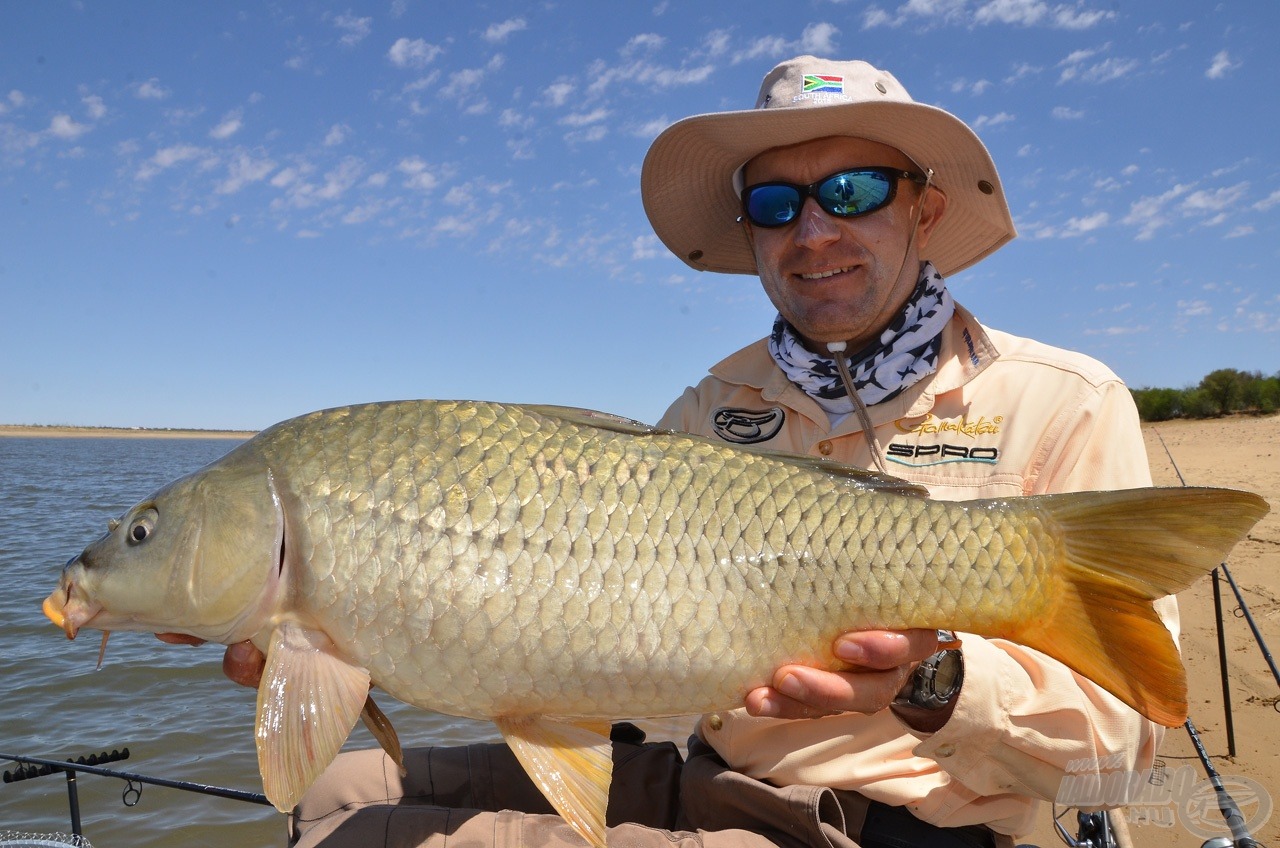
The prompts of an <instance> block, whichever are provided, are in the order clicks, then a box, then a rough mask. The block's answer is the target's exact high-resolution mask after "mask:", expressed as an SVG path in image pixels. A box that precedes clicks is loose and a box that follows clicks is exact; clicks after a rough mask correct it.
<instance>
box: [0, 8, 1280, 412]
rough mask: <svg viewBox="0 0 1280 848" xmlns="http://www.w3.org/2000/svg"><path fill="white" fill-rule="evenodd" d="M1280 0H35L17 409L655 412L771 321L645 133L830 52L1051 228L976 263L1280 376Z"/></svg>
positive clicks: (1149, 374) (8, 217)
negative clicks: (478, 403) (720, 261)
mask: <svg viewBox="0 0 1280 848" xmlns="http://www.w3.org/2000/svg"><path fill="white" fill-rule="evenodd" d="M1278 36H1280V5H1278V4H1276V3H1275V2H1274V0H1247V1H1244V0H1242V1H1241V2H1222V3H1217V4H1214V3H1212V2H1203V0H1136V2H1122V0H1078V2H1075V0H1067V2H1055V0H909V2H905V3H901V2H899V0H877V2H866V0H844V2H836V1H835V0H787V2H785V3H781V2H769V3H766V2H760V1H759V0H710V2H702V1H701V0H700V2H691V0H690V2H683V0H658V1H657V2H647V3H643V2H636V3H631V2H618V3H600V2H598V0H597V2H590V3H588V2H578V0H563V2H546V3H536V2H522V3H513V2H470V3H441V2H438V1H437V2H428V0H378V2H370V3H364V2H335V3H328V2H269V3H237V2H218V3H171V2H150V3H144V2H127V0H113V2H97V0H78V1H77V2H67V0H43V2H25V0H0V423H10V424H46V425H59V424H67V425H92V426H123V427H197V428H209V429H215V428H234V429H259V428H262V427H265V426H267V425H269V424H271V423H274V422H275V421H278V420H282V419H284V418H288V417H291V416H293V415H298V414H301V413H304V412H307V411H310V410H313V409H320V408H325V407H332V406H339V405H343V404H348V403H356V402H364V401H378V400H391V399H399V398H473V399H484V400H500V401H509V402H531V403H556V404H568V405H572V406H580V407H589V408H594V409H601V410H606V411H609V412H614V413H618V414H622V415H626V416H629V417H632V418H636V419H639V420H643V421H656V420H657V419H658V418H659V417H660V416H661V414H662V413H663V411H664V410H665V409H666V407H667V405H668V404H669V403H670V402H671V401H672V400H674V399H675V398H676V397H677V396H678V395H679V394H680V392H681V391H682V390H683V389H684V387H685V386H686V385H691V384H693V383H696V382H697V381H698V380H699V379H700V378H701V376H702V375H703V374H704V373H705V372H706V370H707V368H709V367H710V366H711V365H712V364H714V363H715V362H716V361H718V360H719V359H721V358H723V357H724V356H726V355H728V354H729V353H731V352H732V351H734V350H736V349H738V348H739V347H741V346H743V345H745V344H748V343H750V342H751V341H753V340H755V339H757V338H759V337H761V336H763V335H765V334H766V333H767V332H768V330H769V328H770V326H771V324H772V320H773V317H774V314H775V313H774V310H773V308H772V307H771V305H770V304H769V302H768V300H767V298H766V297H765V296H764V294H763V293H762V291H761V289H760V286H759V282H758V280H756V279H755V278H754V277H747V276H741V275H721V274H711V273H700V272H697V271H694V270H692V269H690V268H689V267H688V266H686V265H684V264H683V263H682V262H680V261H679V260H677V259H676V258H675V257H673V256H672V255H670V254H669V253H668V251H667V250H666V249H665V248H664V247H663V245H662V244H661V243H660V242H659V241H658V240H657V238H656V237H655V236H654V235H653V232H652V230H651V228H650V227H649V224H648V221H647V219H646V218H645V215H644V210H643V208H642V205H641V199H640V193H639V181H640V167H641V163H642V162H643V159H644V155H645V151H646V150H647V148H648V145H649V144H650V142H651V141H652V140H653V138H654V137H655V136H656V135H657V133H658V132H660V131H661V130H662V129H663V128H664V127H666V126H668V125H669V124H671V123H672V122H674V121H676V120H679V119H681V118H683V117H687V116H689V115H695V114H701V113H706V112H714V111H721V110H727V109H743V108H749V107H750V106H751V105H752V104H753V103H754V100H755V96H756V91H757V89H758V87H759V83H760V79H761V78H762V77H763V75H764V74H765V73H766V72H767V71H768V70H769V69H770V68H771V67H772V66H773V65H775V64H776V63H777V62H779V61H782V60H783V59H786V58H790V57H791V56H794V55H798V54H801V53H813V54H816V55H819V56H824V57H833V58H845V59H851V58H860V59H865V60H867V61H869V62H871V63H872V64H875V65H877V66H878V67H881V68H884V69H886V70H888V71H890V72H891V73H893V74H894V75H895V76H896V77H897V78H898V79H899V80H900V81H901V82H902V83H903V84H904V85H905V86H906V87H907V89H908V90H909V91H910V92H911V94H912V96H913V97H914V98H915V99H916V100H918V101H920V102H924V103H928V104H932V105H935V106H939V107H941V108H943V109H946V110H948V111H950V112H951V113H953V114H955V115H956V116H958V117H959V118H961V119H962V120H963V121H965V122H966V123H968V124H969V125H970V126H971V127H973V128H974V129H975V131H976V132H977V133H978V134H979V136H980V137H981V138H982V139H983V141H984V142H985V143H986V145H987V146H988V148H989V149H990V151H991V153H992V156H993V158H994V159H995V162H996V164H997V167H998V168H999V171H1000V175H1001V179H1002V180H1003V183H1004V187H1005V191H1006V193H1007V195H1008V198H1009V202H1010V206H1011V208H1012V211H1013V217H1014V220H1015V222H1016V224H1017V227H1018V230H1019V238H1017V239H1016V240H1015V241H1013V242H1012V243H1010V244H1009V245H1007V246H1006V247H1004V248H1002V249H1001V250H1000V251H999V252H997V253H996V254H994V255H993V256H992V257H990V258H988V259H986V260H984V261H983V262H981V263H979V264H978V265H976V266H974V267H973V268H971V269H969V270H967V271H965V272H962V273H960V274H957V275H955V276H954V277H953V278H952V279H950V280H949V281H948V285H949V287H950V288H951V290H952V292H953V293H954V294H955V296H956V298H957V300H958V301H959V302H960V303H962V304H964V305H965V306H966V307H968V308H969V309H970V310H972V311H973V312H975V313H976V314H977V315H978V317H979V318H980V319H981V320H983V321H984V322H985V323H987V324H989V325H991V326H995V327H998V328H1000V329H1002V330H1006V331H1009V332H1013V333H1016V334H1019V335H1027V336H1032V337H1034V338H1038V339H1040V340H1042V341H1045V342H1048V343H1050V344H1055V345H1059V346H1062V347H1066V348H1071V349H1073V350H1079V351H1082V352H1084V353H1087V354H1089V355H1091V356H1094V357H1096V358H1098V359H1100V360H1102V361H1103V362H1105V363H1107V364H1108V365H1109V366H1110V367H1111V368H1112V369H1114V370H1115V371H1116V373H1118V374H1119V375H1120V376H1121V377H1122V378H1123V379H1124V380H1125V381H1126V382H1127V383H1129V385H1131V386H1134V387H1151V386H1161V387H1164V386H1167V387H1175V388H1180V387H1183V386H1188V385H1194V384H1196V383H1198V382H1199V380H1200V378H1201V377H1203V376H1204V375H1205V374H1207V373H1208V372H1210V371H1212V370H1215V369H1218V368H1238V369H1241V370H1244V371H1261V372H1263V373H1265V374H1274V373H1276V372H1277V371H1280V284H1278V283H1277V280H1276V276H1275V272H1274V269H1275V267H1276V264H1277V263H1276V259H1277V254H1280V142H1278V141H1277V139H1278V138H1280V96H1277V94H1276V91H1277V89H1276V83H1277V80H1278V79H1280V50H1277V49H1276V43H1277V37H1278Z"/></svg>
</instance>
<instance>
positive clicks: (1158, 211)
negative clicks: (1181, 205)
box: [1123, 185, 1190, 241]
mask: <svg viewBox="0 0 1280 848" xmlns="http://www.w3.org/2000/svg"><path fill="white" fill-rule="evenodd" d="M1189 189H1190V186H1185V185H1176V186H1174V187H1173V188H1171V189H1169V190H1168V191H1166V192H1165V193H1164V194H1159V195H1156V196H1154V197H1140V198H1138V199H1137V200H1135V201H1134V202H1133V203H1132V204H1130V206H1129V214H1128V215H1126V216H1125V217H1124V219H1123V223H1125V224H1129V225H1130V226H1135V227H1137V228H1138V235H1137V238H1138V240H1139V241H1147V240H1148V239H1151V238H1153V237H1154V236H1155V234H1156V231H1157V230H1159V229H1160V228H1161V227H1164V226H1166V225H1167V224H1169V216H1168V214H1167V213H1166V211H1165V207H1166V206H1167V205H1168V204H1169V202H1170V201H1172V200H1174V199H1175V198H1178V197H1181V196H1182V195H1184V194H1186V193H1187V191H1188V190H1189Z"/></svg>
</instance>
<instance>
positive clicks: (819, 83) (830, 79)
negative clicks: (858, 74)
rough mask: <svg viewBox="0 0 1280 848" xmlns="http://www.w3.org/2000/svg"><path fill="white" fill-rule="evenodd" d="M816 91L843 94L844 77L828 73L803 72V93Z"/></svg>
mask: <svg viewBox="0 0 1280 848" xmlns="http://www.w3.org/2000/svg"><path fill="white" fill-rule="evenodd" d="M816 92H830V93H832V94H844V77H836V76H830V75H828V74H805V75H804V93H805V94H814V93H816Z"/></svg>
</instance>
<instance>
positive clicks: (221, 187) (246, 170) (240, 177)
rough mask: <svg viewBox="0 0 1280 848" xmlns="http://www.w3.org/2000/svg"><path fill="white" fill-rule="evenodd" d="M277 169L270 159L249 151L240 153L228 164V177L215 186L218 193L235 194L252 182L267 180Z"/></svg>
mask: <svg viewBox="0 0 1280 848" xmlns="http://www.w3.org/2000/svg"><path fill="white" fill-rule="evenodd" d="M275 169H276V163H275V162H272V161H271V160H270V159H255V158H254V157H252V156H250V155H249V154H248V153H240V154H239V155H237V156H236V158H235V159H234V160H233V161H232V162H231V164H230V165H228V166H227V178H226V179H225V180H223V181H222V182H220V183H218V185H217V186H216V187H215V188H214V191H215V192H217V193H218V194H235V193H236V192H238V191H239V190H240V189H242V188H244V187H245V186H247V185H249V184H250V183H256V182H261V181H262V180H265V179H266V178H267V176H268V175H270V173H271V172H272V171H274V170H275Z"/></svg>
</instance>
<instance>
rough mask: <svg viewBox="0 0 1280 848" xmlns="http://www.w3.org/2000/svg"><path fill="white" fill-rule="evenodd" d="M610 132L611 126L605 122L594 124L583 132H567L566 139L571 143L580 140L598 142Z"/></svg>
mask: <svg viewBox="0 0 1280 848" xmlns="http://www.w3.org/2000/svg"><path fill="white" fill-rule="evenodd" d="M608 134H609V128H608V127H607V126H605V125H604V124H592V125H590V126H589V127H587V129H585V130H583V131H581V132H571V133H566V134H565V137H564V140H565V141H566V142H568V143H570V144H574V143H577V142H580V141H585V142H588V143H592V142H597V141H600V140H601V139H603V138H604V137H605V136H606V135H608Z"/></svg>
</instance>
